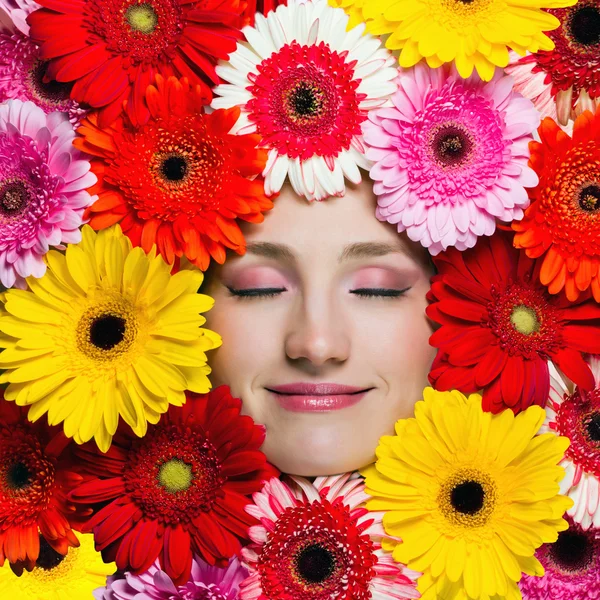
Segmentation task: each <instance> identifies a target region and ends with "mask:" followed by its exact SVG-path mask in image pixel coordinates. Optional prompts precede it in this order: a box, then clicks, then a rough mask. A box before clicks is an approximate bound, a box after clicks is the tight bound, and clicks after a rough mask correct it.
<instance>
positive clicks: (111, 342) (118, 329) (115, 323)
mask: <svg viewBox="0 0 600 600" xmlns="http://www.w3.org/2000/svg"><path fill="white" fill-rule="evenodd" d="M124 337H125V319H123V318H122V317H117V316H116V315H102V316H101V317H98V318H96V319H94V320H93V321H92V324H91V327H90V342H91V343H92V344H94V346H96V347H97V348H101V349H102V350H111V349H112V348H114V347H115V346H116V345H117V344H119V343H120V342H122V341H123V338H124Z"/></svg>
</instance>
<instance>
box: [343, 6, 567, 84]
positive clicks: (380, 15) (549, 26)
mask: <svg viewBox="0 0 600 600" xmlns="http://www.w3.org/2000/svg"><path fill="white" fill-rule="evenodd" d="M332 1H334V0H332ZM335 1H336V2H338V3H340V4H341V6H342V7H343V8H344V9H345V10H346V12H349V13H350V11H353V12H356V11H357V10H361V11H362V13H363V14H364V17H365V18H366V19H367V31H369V32H370V33H373V34H375V35H381V34H387V33H391V35H390V37H389V38H388V40H387V41H386V46H387V47H388V48H389V49H391V50H398V49H401V50H402V52H401V54H400V65H401V66H402V67H412V66H413V65H415V64H417V63H418V62H419V61H420V60H421V59H422V58H425V59H426V60H427V64H428V65H429V66H430V67H439V66H440V65H442V64H443V63H448V62H452V61H455V62H456V67H457V68H458V72H459V73H460V75H461V76H462V77H469V76H470V75H471V73H472V72H473V68H474V67H475V68H476V69H477V72H478V73H479V75H480V76H481V78H482V79H484V80H486V81H489V80H490V79H491V78H492V76H493V75H494V70H495V68H496V67H506V65H508V50H507V46H508V47H509V48H512V49H513V50H515V51H516V52H518V53H519V54H521V55H524V54H525V52H526V51H527V50H529V51H530V52H538V51H539V50H552V49H553V48H554V42H552V40H551V39H550V38H549V37H548V36H546V35H544V33H543V32H544V31H552V30H553V29H556V28H557V27H558V26H559V25H560V22H559V20H558V19H557V18H556V17H554V16H553V15H550V14H548V13H547V12H543V11H542V10H540V9H542V8H561V7H564V6H572V5H573V4H575V3H576V0H400V1H399V0H370V1H365V0H355V1H354V2H352V0H335ZM355 5H356V6H355Z"/></svg>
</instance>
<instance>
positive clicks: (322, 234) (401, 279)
mask: <svg viewBox="0 0 600 600" xmlns="http://www.w3.org/2000/svg"><path fill="white" fill-rule="evenodd" d="M375 206H376V199H375V197H374V196H373V193H372V188H371V184H370V183H369V182H368V181H367V182H365V183H362V184H360V185H358V186H355V187H353V188H351V189H348V191H347V193H346V196H345V197H343V198H329V199H328V200H326V201H324V202H313V203H309V202H307V201H306V200H305V199H303V198H300V197H298V196H296V195H295V194H294V192H293V190H292V189H291V188H290V187H285V188H284V189H283V191H282V193H281V195H280V196H279V197H278V198H277V199H276V200H275V208H274V209H273V210H272V211H270V212H269V213H268V214H267V215H266V216H265V221H264V223H261V224H259V225H252V224H246V223H244V224H243V226H242V228H243V231H244V235H245V237H246V241H247V251H246V254H245V255H244V256H230V257H228V259H227V261H226V262H225V264H224V265H223V266H216V267H215V268H213V269H211V271H210V273H209V276H208V277H207V280H206V282H205V285H204V286H203V288H202V290H201V291H202V292H204V293H207V294H210V295H211V296H213V297H214V298H215V306H214V307H213V308H212V309H211V310H210V311H209V313H208V314H207V318H208V324H207V327H209V328H210V329H212V330H214V331H217V332H218V333H220V334H221V336H222V337H223V345H222V346H221V347H220V348H219V349H217V350H216V351H214V352H212V353H211V358H210V364H211V366H212V368H213V373H212V382H213V385H214V386H215V387H216V386H218V385H221V384H227V385H229V386H230V388H231V392H232V394H233V395H234V396H237V397H239V398H241V399H242V400H243V407H244V409H243V410H244V412H245V413H246V414H248V415H250V416H251V417H252V418H253V419H254V420H255V421H256V422H258V423H262V424H264V425H265V426H266V428H267V437H266V441H265V444H264V446H263V451H264V452H265V454H266V455H267V457H268V458H269V460H270V461H271V462H272V463H273V464H274V465H275V466H277V467H278V468H279V469H280V470H281V471H283V472H285V473H291V474H296V475H304V476H316V475H331V474H335V473H341V472H346V471H351V470H356V469H358V468H360V467H363V466H365V465H366V464H368V463H369V462H372V461H373V460H374V458H375V456H374V450H375V448H376V447H377V443H378V440H379V438H380V437H381V436H382V435H384V434H390V433H392V432H393V428H394V423H395V422H396V420H397V419H399V418H402V417H409V416H411V415H412V412H413V406H414V404H415V402H416V401H417V400H419V399H420V398H421V394H422V390H423V387H424V386H425V385H427V373H428V370H429V367H430V365H431V362H432V360H433V358H434V354H435V350H434V349H433V348H432V347H431V346H429V343H428V339H429V336H430V334H431V327H430V323H429V322H428V320H427V318H426V316H425V307H426V305H427V302H426V300H425V294H426V292H427V290H428V289H429V277H430V275H431V270H430V267H429V266H428V263H427V259H426V256H427V255H426V253H425V251H424V250H423V249H422V248H421V247H420V246H416V245H414V244H413V243H412V242H410V241H408V240H407V239H406V238H405V237H401V236H399V235H398V233H397V232H396V230H395V228H394V226H393V225H389V224H387V223H382V222H380V221H378V220H377V219H376V218H375ZM336 386H338V387H337V389H336ZM341 386H346V387H341Z"/></svg>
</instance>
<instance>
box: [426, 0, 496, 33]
mask: <svg viewBox="0 0 600 600" xmlns="http://www.w3.org/2000/svg"><path fill="white" fill-rule="evenodd" d="M438 1H439V4H438V3H437V2H436V4H437V6H439V7H440V8H441V10H439V9H437V10H435V9H434V12H433V17H434V18H435V19H436V20H437V21H438V23H440V25H442V26H443V27H444V29H461V28H464V27H469V26H473V25H476V24H477V23H479V22H481V21H482V20H485V19H486V17H487V16H488V15H489V14H490V12H493V10H494V0H438ZM436 8H437V7H436Z"/></svg>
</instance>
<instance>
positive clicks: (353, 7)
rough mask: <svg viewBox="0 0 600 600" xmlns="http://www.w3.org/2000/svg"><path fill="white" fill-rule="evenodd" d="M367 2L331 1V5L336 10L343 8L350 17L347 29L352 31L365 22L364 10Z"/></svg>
mask: <svg viewBox="0 0 600 600" xmlns="http://www.w3.org/2000/svg"><path fill="white" fill-rule="evenodd" d="M366 1H367V0H329V5H330V6H333V7H334V8H343V9H344V10H345V11H346V14H347V15H348V16H349V17H350V20H349V21H348V25H347V26H346V29H347V30H348V31H350V30H351V29H354V28H355V27H356V26H357V25H360V24H361V23H364V22H365V17H364V14H363V8H364V5H365V2H366Z"/></svg>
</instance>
